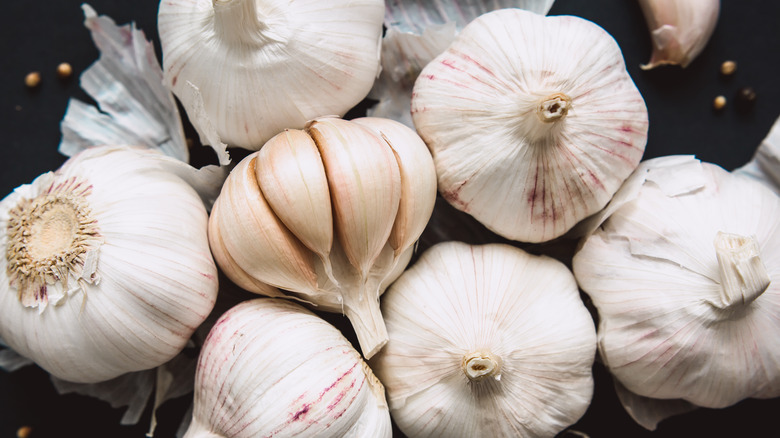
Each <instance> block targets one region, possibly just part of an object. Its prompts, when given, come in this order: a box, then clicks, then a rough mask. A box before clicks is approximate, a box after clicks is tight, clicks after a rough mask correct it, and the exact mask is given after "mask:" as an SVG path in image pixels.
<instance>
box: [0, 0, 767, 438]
mask: <svg viewBox="0 0 780 438" xmlns="http://www.w3.org/2000/svg"><path fill="white" fill-rule="evenodd" d="M681 1H685V0H681ZM90 4H91V5H92V6H93V7H94V8H95V9H96V11H97V12H98V13H99V14H105V15H108V16H110V17H112V18H113V19H114V20H115V21H116V22H117V23H118V24H125V23H129V22H131V21H134V22H135V23H136V25H137V27H138V28H140V29H141V30H143V31H144V32H145V33H146V35H147V38H149V39H151V40H153V41H154V42H155V44H156V45H157V53H158V54H159V53H160V50H159V40H158V37H157V30H156V13H157V5H158V3H157V2H156V1H152V0H139V1H133V2H129V1H110V0H94V1H92V2H90ZM550 14H551V15H561V14H571V15H577V16H581V17H584V18H587V19H590V20H592V21H594V22H596V23H597V24H599V25H601V26H602V27H604V28H605V29H606V30H607V31H608V32H609V33H611V34H612V35H613V36H614V37H615V39H616V40H617V41H618V44H619V45H620V46H621V48H622V50H623V53H624V56H625V60H626V64H627V67H628V70H629V73H630V74H631V76H632V77H633V79H634V81H635V82H636V84H637V86H638V88H639V90H640V91H641V92H642V95H643V96H644V98H645V101H646V103H647V107H648V111H649V118H650V130H649V136H648V143H647V149H646V152H645V158H651V157H656V156H662V155H669V154H695V155H696V156H697V157H699V158H700V159H702V160H703V161H709V162H713V163H716V164H719V165H721V166H723V167H724V168H726V169H728V170H732V169H734V168H736V167H739V166H741V165H743V164H744V163H746V162H747V161H748V160H749V159H750V157H751V156H752V154H753V152H754V150H755V148H756V147H757V146H758V144H759V143H760V142H761V140H762V139H763V138H764V137H765V135H766V134H767V132H768V131H769V129H770V127H771V126H772V123H773V122H774V121H775V119H776V118H777V117H778V116H780V87H778V85H777V81H778V77H780V74H778V69H779V68H780V61H778V57H779V56H780V33H778V25H780V2H776V1H772V0H748V1H745V0H724V1H723V2H722V5H721V15H720V18H719V21H718V26H717V28H716V30H715V33H714V35H713V36H712V39H711V40H710V42H709V44H708V46H707V47H706V48H705V50H704V52H702V54H701V55H700V56H699V57H698V58H697V59H696V60H695V61H694V62H693V63H692V64H691V65H690V66H689V67H688V68H686V69H681V68H678V67H664V68H659V69H656V70H652V71H642V70H641V69H640V68H639V65H640V64H641V63H644V62H646V61H647V60H648V59H649V57H650V51H651V42H650V37H649V34H648V30H647V28H646V25H645V22H644V18H643V16H642V13H641V10H640V8H639V6H638V3H637V2H636V1H635V0H558V1H557V2H556V3H555V5H554V6H553V9H552V10H551V11H550ZM82 22H83V14H82V11H81V8H80V2H78V1H74V0H58V1H51V2H41V3H36V2H29V1H21V0H8V1H5V2H3V11H2V14H0V56H2V58H1V59H2V64H3V67H2V69H1V70H0V78H1V80H0V96H2V97H1V98H0V123H2V129H0V135H2V137H0V138H1V139H2V140H0V166H1V167H0V169H2V171H0V196H4V195H5V194H7V193H10V192H11V191H12V190H13V188H15V187H17V186H19V185H21V184H26V183H29V182H31V181H32V180H33V179H34V178H35V177H36V176H38V175H39V174H41V173H44V172H46V171H49V170H53V169H56V168H57V167H59V165H60V164H62V163H63V162H64V160H65V157H63V156H62V155H60V154H59V153H58V152H57V146H58V144H59V140H60V130H59V122H60V120H61V119H62V117H63V115H64V113H65V107H66V104H67V101H68V99H69V98H71V97H78V98H81V99H83V100H87V101H89V99H88V98H87V97H86V96H85V95H84V93H83V92H82V91H81V90H80V89H79V86H78V75H79V74H80V73H81V72H82V71H83V70H84V69H86V68H87V67H88V66H89V65H90V64H91V63H92V62H94V61H95V60H96V59H97V56H98V52H97V49H95V47H94V44H93V43H92V40H91V39H90V36H89V32H88V31H87V30H86V28H84V27H83V25H82ZM727 59H731V60H734V61H736V62H737V64H738V68H737V72H736V74H734V75H733V76H732V77H730V78H724V77H722V76H721V75H720V74H719V66H720V64H721V63H722V62H723V61H725V60H727ZM60 62H69V63H70V64H71V65H72V66H73V69H74V76H73V78H71V79H70V80H66V81H62V80H59V79H58V78H57V76H56V74H55V69H56V67H57V65H58V64H59V63H60ZM30 71H40V72H41V75H42V79H43V80H42V83H41V85H40V86H39V87H37V88H36V89H34V90H29V89H27V88H26V87H25V85H24V77H25V75H26V74H27V73H28V72H30ZM745 86H749V87H752V88H753V89H754V90H755V91H756V93H757V100H756V102H755V105H754V106H753V107H752V109H750V110H749V111H738V110H737V108H736V107H735V105H734V102H735V98H734V96H735V93H736V92H737V90H738V89H739V88H741V87H745ZM717 95H723V96H725V97H726V98H727V99H728V101H729V103H728V105H727V107H726V108H725V109H724V110H722V111H720V112H717V111H714V110H713V109H712V100H713V99H714V98H715V96H717ZM193 157H194V159H196V160H205V161H208V160H209V159H210V158H211V154H210V152H208V151H207V150H206V149H205V148H204V149H197V146H196V149H195V150H194V151H193ZM440 212H445V214H447V215H449V214H456V213H453V212H451V211H449V210H448V209H447V206H446V205H443V204H440V205H438V206H437V213H439V214H440ZM435 214H436V213H435ZM463 223H464V224H470V225H468V227H467V228H463V230H462V231H460V232H461V233H463V236H462V240H471V241H473V240H480V238H478V237H475V236H480V235H482V236H486V235H488V233H487V232H486V231H484V230H483V229H481V228H480V226H479V225H478V224H473V223H472V222H469V219H468V218H465V219H463ZM474 230H476V231H474ZM472 231H474V233H472ZM480 233H482V234H480ZM438 236H439V234H437V232H436V231H434V230H429V231H426V234H425V235H424V239H423V243H422V245H421V246H423V247H424V246H425V245H427V244H430V243H432V242H433V241H435V240H436V239H437V238H439V237H438ZM450 236H451V237H453V236H454V237H458V236H457V232H453V233H450ZM487 239H488V240H492V239H491V238H490V237H488V238H487ZM495 240H500V239H495ZM1 317H2V315H0V318H1ZM336 319H338V318H336ZM336 322H337V323H338V322H339V321H336ZM778 335H779V338H780V334H778ZM778 342H780V341H778ZM594 374H595V379H596V390H595V394H594V399H593V403H592V404H591V407H590V409H589V410H588V411H587V413H586V414H585V416H584V417H583V418H582V419H581V420H580V422H578V423H577V424H575V425H574V426H573V429H576V430H578V431H581V432H585V433H587V434H588V435H589V436H591V437H593V438H596V437H612V436H623V437H644V436H649V437H682V436H686V437H687V436H691V435H695V436H712V437H726V436H752V437H757V436H776V434H777V426H776V416H777V413H778V412H780V399H773V400H746V401H743V402H741V403H739V404H737V405H735V406H732V407H730V408H727V409H723V410H707V409H700V410H698V411H696V412H693V413H689V414H685V415H683V416H679V417H675V418H671V419H669V420H667V421H664V422H662V423H661V424H660V425H659V427H658V429H657V430H656V431H655V432H653V433H650V432H647V431H645V430H644V429H642V428H641V427H639V426H638V425H636V424H635V423H633V420H631V419H630V418H629V417H628V415H627V414H626V413H625V411H623V409H622V408H621V407H620V405H619V403H618V401H617V398H616V396H615V394H614V391H613V389H612V385H611V381H610V378H609V376H608V374H607V373H606V371H605V370H604V369H603V368H602V367H601V366H600V365H598V364H597V365H596V366H595V367H594ZM188 403H189V400H188V399H187V398H182V399H179V400H175V401H173V402H170V403H168V404H166V405H164V406H163V408H162V411H161V412H160V413H159V414H158V418H160V425H159V426H158V430H157V432H158V433H157V435H156V436H159V437H167V436H172V434H173V431H174V430H175V428H176V427H177V426H178V420H179V418H180V416H181V415H182V413H183V412H184V410H185V409H186V407H187V405H188ZM121 414H122V411H120V410H116V409H112V408H110V407H109V406H108V405H107V404H106V403H104V402H100V401H97V400H95V399H91V398H88V397H84V396H78V395H66V396H58V395H56V392H55V391H54V389H53V387H52V385H51V384H50V383H49V380H48V376H47V375H46V374H45V373H44V372H43V371H41V370H40V369H38V368H37V367H34V366H31V367H26V368H24V369H22V370H20V371H17V372H15V373H11V374H9V373H4V372H2V371H0V438H3V437H13V436H16V431H17V429H18V428H19V427H21V426H23V425H28V426H31V427H32V428H33V435H31V436H32V437H35V438H37V437H55V436H81V437H125V436H126V437H141V436H144V433H145V432H146V430H147V426H148V422H149V418H150V412H149V410H147V412H146V413H145V415H144V416H143V417H142V419H141V422H140V424H139V425H137V426H133V427H129V426H122V427H120V426H119V418H120V417H121ZM166 419H167V421H166Z"/></svg>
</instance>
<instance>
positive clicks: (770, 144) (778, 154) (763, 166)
mask: <svg viewBox="0 0 780 438" xmlns="http://www.w3.org/2000/svg"><path fill="white" fill-rule="evenodd" d="M733 173H734V174H736V175H744V176H747V177H750V178H754V179H757V180H759V181H761V182H763V183H765V184H766V185H767V186H768V187H769V188H771V189H772V190H774V192H775V193H777V194H780V118H778V119H777V120H775V123H774V124H773V125H772V128H771V129H770V130H769V133H768V134H767V135H766V137H765V138H764V140H763V141H762V142H761V144H760V145H759V146H758V149H756V152H755V154H754V155H753V158H752V159H751V160H750V161H749V162H747V163H746V164H745V165H744V166H742V167H740V168H738V169H736V170H734V172H733Z"/></svg>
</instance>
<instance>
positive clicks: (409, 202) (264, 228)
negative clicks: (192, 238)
mask: <svg viewBox="0 0 780 438" xmlns="http://www.w3.org/2000/svg"><path fill="white" fill-rule="evenodd" d="M435 199H436V174H435V169H434V166H433V160H432V159H431V156H430V153H429V152H428V149H427V148H426V147H425V144H424V143H423V141H422V139H420V138H419V137H418V136H417V134H416V133H415V132H414V131H413V130H412V129H410V128H408V127H406V126H404V125H402V124H401V123H399V122H394V121H392V120H389V119H378V118H370V117H369V118H361V119H355V120H351V121H347V120H343V119H339V118H320V119H316V120H315V121H313V122H312V123H310V124H309V125H308V127H307V128H306V129H305V130H285V131H283V132H281V133H280V134H278V135H276V136H275V137H273V138H272V139H271V140H269V141H268V142H267V143H266V144H265V145H264V146H263V148H262V149H261V150H259V151H257V152H255V153H253V154H250V155H249V156H247V157H246V158H245V159H243V160H242V161H241V162H239V163H238V165H237V166H236V167H235V169H233V171H232V172H231V174H230V176H229V177H228V179H227V181H226V182H225V185H224V186H223V188H222V193H221V194H220V196H219V198H217V201H216V202H215V205H214V209H213V210H212V213H211V217H210V220H209V240H210V242H211V248H212V251H213V252H214V257H215V259H216V260H217V263H218V264H219V266H220V267H222V268H223V270H224V271H225V273H226V274H227V275H228V277H229V278H230V279H231V280H233V281H234V282H236V284H238V285H239V286H241V287H243V288H245V289H247V290H249V291H252V292H256V293H260V294H264V295H269V296H291V297H295V298H297V299H300V300H302V301H306V302H309V303H312V304H314V305H316V306H318V308H319V309H321V310H326V311H331V312H343V313H345V314H346V315H347V317H349V319H350V321H351V322H352V325H353V326H354V328H355V331H356V332H357V336H358V340H359V342H360V347H361V349H362V351H363V354H364V355H365V356H366V357H371V355H373V354H374V353H375V352H376V351H377V350H378V349H379V348H381V347H382V345H384V343H385V342H386V341H387V334H386V331H385V328H384V323H383V322H382V315H381V314H380V312H379V302H378V299H379V295H380V294H382V292H384V289H385V287H387V284H389V282H391V281H392V280H393V279H395V278H396V277H397V276H398V274H399V273H400V272H401V271H402V270H403V269H404V267H405V266H406V264H407V263H408V262H409V259H410V257H411V252H412V250H413V245H414V243H415V242H416V241H417V238H418V237H419V236H420V234H421V233H422V231H423V229H424V228H425V225H426V224H427V222H428V219H429V218H430V217H431V213H432V211H433V205H434V203H435ZM269 285H270V286H273V287H269ZM274 288H280V289H284V290H286V291H287V292H288V293H287V294H282V293H281V292H279V291H278V290H276V289H274Z"/></svg>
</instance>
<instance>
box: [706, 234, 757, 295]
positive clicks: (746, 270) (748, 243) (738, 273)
mask: <svg viewBox="0 0 780 438" xmlns="http://www.w3.org/2000/svg"><path fill="white" fill-rule="evenodd" d="M715 251H716V253H717V258H718V267H719V271H720V282H721V303H720V305H718V307H720V308H722V309H727V308H731V307H733V306H735V305H738V304H741V305H748V304H750V303H752V302H753V301H754V300H755V299H756V298H758V297H759V296H760V295H761V294H762V293H764V291H766V290H767V288H768V287H769V283H770V278H769V274H768V273H767V271H766V267H765V266H764V263H763V262H762V261H761V258H760V257H759V249H758V242H756V240H755V239H754V238H753V237H746V236H740V235H738V234H731V233H724V232H718V235H717V236H716V237H715Z"/></svg>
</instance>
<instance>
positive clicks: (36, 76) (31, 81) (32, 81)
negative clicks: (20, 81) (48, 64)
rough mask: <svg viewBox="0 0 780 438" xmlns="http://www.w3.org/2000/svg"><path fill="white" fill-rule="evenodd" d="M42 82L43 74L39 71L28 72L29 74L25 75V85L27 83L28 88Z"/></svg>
mask: <svg viewBox="0 0 780 438" xmlns="http://www.w3.org/2000/svg"><path fill="white" fill-rule="evenodd" d="M40 83H41V74H40V73H38V72H37V71H33V72H30V73H27V76H25V77H24V85H27V87H28V88H35V87H37V86H38V85H40Z"/></svg>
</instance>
